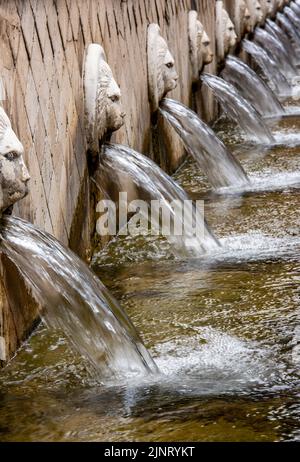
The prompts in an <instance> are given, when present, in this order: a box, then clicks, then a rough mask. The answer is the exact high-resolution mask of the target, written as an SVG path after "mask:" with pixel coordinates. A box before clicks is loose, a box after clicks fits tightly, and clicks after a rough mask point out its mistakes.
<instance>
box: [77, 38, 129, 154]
mask: <svg viewBox="0 0 300 462" xmlns="http://www.w3.org/2000/svg"><path fill="white" fill-rule="evenodd" d="M83 86H84V111H85V130H86V137H87V144H88V149H89V150H90V152H92V154H94V155H96V154H98V153H99V145H100V143H101V142H103V141H104V139H105V137H106V136H107V135H108V134H110V133H112V132H114V131H116V130H119V128H121V127H122V125H123V124H124V117H125V112H123V110H122V106H121V91H120V88H119V86H118V85H117V83H116V81H115V79H114V77H113V74H112V71H111V68H110V67H109V65H108V64H107V61H106V56H105V53H104V50H103V48H102V47H101V46H100V45H98V44H96V43H91V44H90V45H89V46H88V47H87V50H86V53H85V63H84V75H83Z"/></svg>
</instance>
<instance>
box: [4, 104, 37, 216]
mask: <svg viewBox="0 0 300 462" xmlns="http://www.w3.org/2000/svg"><path fill="white" fill-rule="evenodd" d="M23 153H24V149H23V145H22V144H21V143H20V141H19V139H18V138H17V136H16V134H15V132H14V131H13V129H12V127H11V123H10V120H9V118H8V117H7V115H6V113H5V111H4V109H3V108H2V107H0V215H1V214H2V213H3V212H4V211H5V210H6V209H8V208H9V207H10V206H12V205H13V204H14V203H15V202H17V201H19V200H20V199H23V197H25V196H26V195H27V194H28V181H29V180H30V176H29V173H28V170H27V168H26V166H25V163H24V160H23Z"/></svg>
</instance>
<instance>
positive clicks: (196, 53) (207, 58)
mask: <svg viewBox="0 0 300 462" xmlns="http://www.w3.org/2000/svg"><path fill="white" fill-rule="evenodd" d="M188 32H189V45H190V59H191V64H192V73H193V75H192V77H193V81H194V82H197V81H198V80H199V73H200V72H201V71H202V70H203V67H204V66H205V65H206V64H210V63H211V62H212V60H213V57H214V55H213V52H212V50H211V46H210V39H209V37H208V35H207V33H206V32H205V30H204V27H203V25H202V24H201V22H200V21H199V20H198V13H197V11H190V12H189V23H188Z"/></svg>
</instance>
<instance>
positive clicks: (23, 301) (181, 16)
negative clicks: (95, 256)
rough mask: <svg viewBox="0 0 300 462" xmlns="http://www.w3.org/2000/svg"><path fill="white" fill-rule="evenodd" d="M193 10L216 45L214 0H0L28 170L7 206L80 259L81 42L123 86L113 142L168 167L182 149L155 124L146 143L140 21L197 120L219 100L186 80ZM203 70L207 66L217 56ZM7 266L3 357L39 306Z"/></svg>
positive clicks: (11, 111) (0, 324)
mask: <svg viewBox="0 0 300 462" xmlns="http://www.w3.org/2000/svg"><path fill="white" fill-rule="evenodd" d="M234 1H235V0H226V1H225V2H224V4H225V6H226V7H227V8H228V11H229V12H230V11H233V9H234V8H233V7H234ZM191 9H195V10H197V11H198V12H199V20H200V21H201V22H202V23H203V25H204V28H205V30H206V32H207V33H208V35H209V37H210V39H211V46H212V50H213V51H214V52H215V2H214V1H212V0H117V1H115V0H101V1H99V0H75V1H74V0H72V1H71V0H56V1H54V0H22V1H21V0H7V1H6V2H1V5H0V56H1V59H0V76H1V78H2V82H3V87H4V90H5V100H4V101H3V106H4V108H5V110H6V111H7V114H8V115H9V117H10V119H11V122H12V126H13V128H14V130H15V132H16V134H17V135H18V137H19V139H20V140H21V142H22V143H23V145H24V149H25V156H24V158H25V161H26V164H27V166H28V170H29V171H30V175H31V181H30V194H29V195H28V196H27V197H26V198H25V199H23V200H22V201H20V202H19V203H18V204H16V205H15V207H14V214H15V215H18V216H21V217H22V218H25V219H26V220H29V221H30V222H33V223H34V224H35V225H37V226H39V227H41V228H42V229H44V230H46V231H48V232H49V233H51V234H53V235H54V236H55V237H56V238H58V239H59V240H60V241H61V242H62V243H64V244H66V245H69V246H70V247H71V248H72V249H73V250H75V251H76V252H77V253H78V254H79V255H80V256H81V257H83V258H87V257H88V256H89V254H90V246H91V236H92V232H93V223H94V214H93V210H91V207H90V205H91V202H90V189H91V184H90V181H89V170H88V163H87V156H86V139H85V134H84V120H83V113H84V111H83V89H82V66H83V58H84V51H85V47H86V45H88V44H89V43H91V42H96V43H100V44H101V45H102V46H103V48H104V49H105V52H106V55H107V61H108V63H109V65H110V67H111V68H112V71H113V73H114V76H115V77H116V79H117V81H118V83H119V85H120V88H121V92H122V103H123V106H124V108H125V110H126V113H127V117H126V120H125V125H124V127H122V128H121V129H120V130H119V131H118V132H117V133H115V134H114V135H113V137H112V141H114V142H117V143H122V144H126V145H129V146H131V147H132V148H133V149H135V150H137V151H140V152H142V153H144V154H146V155H149V156H150V157H152V158H153V159H155V160H156V161H157V162H158V163H160V165H161V166H162V167H163V168H164V169H165V170H166V171H168V172H172V171H174V169H175V168H176V167H177V166H178V165H179V164H180V162H181V161H182V159H183V157H184V155H185V152H184V148H183V146H182V144H181V142H180V141H179V140H178V138H177V137H174V136H173V133H172V132H171V129H170V128H168V127H166V125H165V124H163V123H162V124H161V127H160V140H162V142H159V143H157V142H153V136H152V135H153V130H152V125H151V113H150V105H149V101H148V86H147V56H146V38H147V26H148V24H149V23H158V24H159V25H160V28H161V33H162V35H163V36H164V37H165V39H166V40H167V42H168V45H169V48H170V50H171V52H172V54H173V56H174V58H175V62H176V68H177V71H178V74H179V82H178V87H177V88H176V89H175V90H174V91H173V92H172V93H171V94H170V97H172V98H174V99H178V100H180V101H181V102H182V103H184V104H185V105H187V106H194V107H196V108H197V111H198V112H199V113H200V114H201V116H202V117H203V119H204V120H206V121H211V120H212V119H213V118H214V117H215V115H216V111H217V107H216V105H215V104H214V103H213V100H212V96H211V94H210V92H209V90H207V89H205V88H203V89H201V88H200V86H196V87H195V85H194V86H193V85H192V72H191V65H190V61H189V44H188V33H187V29H188V14H187V13H188V11H189V10H191ZM206 70H207V71H209V72H211V73H215V71H216V59H214V61H213V62H212V64H210V65H209V66H208V67H207V68H206ZM192 88H193V90H192ZM154 138H155V137H154ZM8 266H9V265H8V263H7V262H3V258H2V260H1V261H0V270H1V273H2V280H1V283H0V294H1V295H0V301H1V305H0V340H1V338H5V342H6V355H2V356H6V357H9V356H10V355H11V354H12V353H13V352H14V351H15V350H16V349H17V347H18V345H19V344H20V341H21V340H22V339H23V338H25V337H26V335H27V333H28V332H29V330H30V328H31V326H32V324H33V319H35V318H36V315H37V307H36V306H34V303H33V302H32V299H31V297H30V294H28V293H27V291H26V289H25V287H24V285H22V284H23V283H22V281H20V278H19V277H18V274H17V271H16V269H13V268H11V267H10V266H9V275H8V276H9V277H8V276H7V271H8ZM11 291H18V292H19V293H20V296H19V297H17V296H14V299H12V297H11V295H10V292H11ZM16 313H17V314H16ZM4 318H5V319H6V320H4ZM2 343H3V340H2ZM0 345H1V344H0Z"/></svg>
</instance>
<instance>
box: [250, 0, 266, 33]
mask: <svg viewBox="0 0 300 462" xmlns="http://www.w3.org/2000/svg"><path fill="white" fill-rule="evenodd" d="M246 3H247V8H248V10H249V12H250V15H251V19H252V29H253V28H254V27H255V26H256V25H257V24H259V23H261V22H262V20H263V18H264V15H263V10H262V7H261V4H260V2H259V1H258V0H246Z"/></svg>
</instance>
